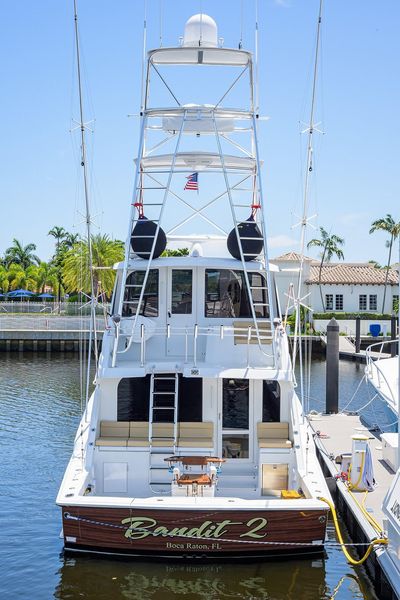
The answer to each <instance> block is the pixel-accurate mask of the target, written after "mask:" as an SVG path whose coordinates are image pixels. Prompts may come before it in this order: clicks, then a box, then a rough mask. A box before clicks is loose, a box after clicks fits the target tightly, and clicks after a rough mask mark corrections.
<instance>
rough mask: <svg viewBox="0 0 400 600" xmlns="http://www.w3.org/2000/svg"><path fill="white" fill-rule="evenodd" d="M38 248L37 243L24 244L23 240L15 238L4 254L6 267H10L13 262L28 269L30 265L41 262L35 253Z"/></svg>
mask: <svg viewBox="0 0 400 600" xmlns="http://www.w3.org/2000/svg"><path fill="white" fill-rule="evenodd" d="M35 250H36V244H27V245H26V246H23V245H22V244H21V242H19V241H18V240H16V239H15V238H14V239H13V243H12V246H10V247H9V248H7V250H6V252H5V255H4V262H5V265H6V267H9V265H11V264H12V263H14V264H16V265H21V267H22V269H27V268H28V267H29V266H30V265H33V264H35V263H36V264H39V263H40V258H39V257H38V256H36V254H33V252H34V251H35Z"/></svg>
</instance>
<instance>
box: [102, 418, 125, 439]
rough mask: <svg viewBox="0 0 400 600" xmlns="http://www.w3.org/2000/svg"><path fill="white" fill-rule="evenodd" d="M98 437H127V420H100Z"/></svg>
mask: <svg viewBox="0 0 400 600" xmlns="http://www.w3.org/2000/svg"><path fill="white" fill-rule="evenodd" d="M100 437H115V438H128V437H129V421H101V422H100Z"/></svg>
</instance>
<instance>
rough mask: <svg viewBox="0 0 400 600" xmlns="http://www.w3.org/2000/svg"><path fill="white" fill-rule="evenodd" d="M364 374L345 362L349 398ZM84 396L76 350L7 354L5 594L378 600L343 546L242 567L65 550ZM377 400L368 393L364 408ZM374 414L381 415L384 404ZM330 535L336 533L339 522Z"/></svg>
mask: <svg viewBox="0 0 400 600" xmlns="http://www.w3.org/2000/svg"><path fill="white" fill-rule="evenodd" d="M362 375H363V367H362V366H361V367H360V368H358V367H357V366H356V365H355V364H354V363H342V365H341V393H342V397H343V401H345V400H347V399H350V397H351V395H352V393H353V392H354V391H355V388H356V387H357V383H358V381H359V379H360V378H361V377H362ZM324 377H325V372H324V363H323V361H314V363H313V367H312V396H313V405H314V406H315V407H316V408H318V407H319V408H320V407H321V403H322V402H323V389H324ZM79 396H80V393H79V363H78V360H77V359H76V358H75V357H71V356H67V355H65V356H63V355H61V354H60V355H53V356H51V357H47V356H46V355H29V354H21V355H19V354H8V355H7V354H0V452H1V471H0V474H1V478H0V487H1V494H0V536H1V543H0V600H16V599H18V600H25V599H26V600H47V599H50V598H56V599H60V600H67V599H68V600H81V599H87V600H118V599H121V600H134V599H135V600H136V599H137V600H147V599H152V600H172V599H176V598H185V599H187V600H197V599H199V600H200V599H204V600H220V599H246V600H251V599H253V600H256V599H257V600H258V599H260V600H320V599H326V600H327V599H329V598H332V596H333V595H334V594H335V595H334V597H335V600H348V599H368V600H370V599H373V598H376V597H375V596H374V594H373V592H372V591H371V584H370V582H369V580H368V578H367V577H366V575H365V572H364V570H363V569H362V568H357V569H355V568H354V567H351V566H350V565H348V564H347V563H346V561H345V559H344V557H343V554H342V552H341V550H340V549H338V548H336V547H335V548H328V550H327V553H326V555H325V556H324V557H322V558H316V559H314V560H310V559H302V560H298V561H293V560H292V561H289V562H287V561H276V562H273V563H267V562H266V563H255V562H251V563H250V564H234V565H232V564H211V565H210V564H206V565H205V564H201V563H197V562H196V561H194V560H193V561H192V562H191V563H189V564H181V563H167V564H165V563H157V562H155V561H152V560H148V561H147V562H138V561H134V560H123V561H121V560H114V559H104V558H95V557H90V556H84V555H76V556H73V557H71V556H64V554H63V551H62V542H61V540H60V539H59V533H60V528H61V519H60V511H59V509H58V508H57V507H56V505H55V497H56V495H57V490H58V487H59V484H60V481H61V478H62V475H63V472H64V469H65V466H66V464H67V462H68V459H69V456H70V452H71V449H72V442H73V438H74V434H75V430H76V427H77V425H78V422H79V417H80V412H81V409H80V398H79ZM367 399H368V396H367V393H366V390H362V391H360V397H359V398H356V400H355V401H354V402H355V406H356V405H357V403H358V405H359V406H360V405H361V403H364V402H366V401H367ZM375 411H377V412H375ZM368 414H369V415H371V416H372V417H373V418H375V417H376V416H377V415H378V416H379V414H380V409H379V405H378V406H377V407H376V408H375V409H372V407H370V408H369V409H368ZM328 534H329V538H330V539H334V537H335V536H334V532H333V531H332V528H331V527H330V528H329V531H328ZM335 590H337V591H335Z"/></svg>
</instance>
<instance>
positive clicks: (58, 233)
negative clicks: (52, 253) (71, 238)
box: [47, 225, 68, 254]
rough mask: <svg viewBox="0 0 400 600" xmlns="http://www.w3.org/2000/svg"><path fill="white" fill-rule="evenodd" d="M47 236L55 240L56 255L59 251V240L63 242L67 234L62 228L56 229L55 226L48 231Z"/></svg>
mask: <svg viewBox="0 0 400 600" xmlns="http://www.w3.org/2000/svg"><path fill="white" fill-rule="evenodd" d="M47 235H52V236H53V238H55V240H56V254H58V252H59V250H60V243H61V240H63V239H64V238H65V237H66V236H67V235H68V234H67V232H66V231H65V229H64V227H57V225H55V226H54V227H53V229H50V231H49V232H48V234H47Z"/></svg>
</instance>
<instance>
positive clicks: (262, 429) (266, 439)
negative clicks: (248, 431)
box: [257, 422, 292, 448]
mask: <svg viewBox="0 0 400 600" xmlns="http://www.w3.org/2000/svg"><path fill="white" fill-rule="evenodd" d="M257 436H258V445H259V447H260V448H291V447H292V442H291V441H290V440H289V423H286V422H283V423H257Z"/></svg>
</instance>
